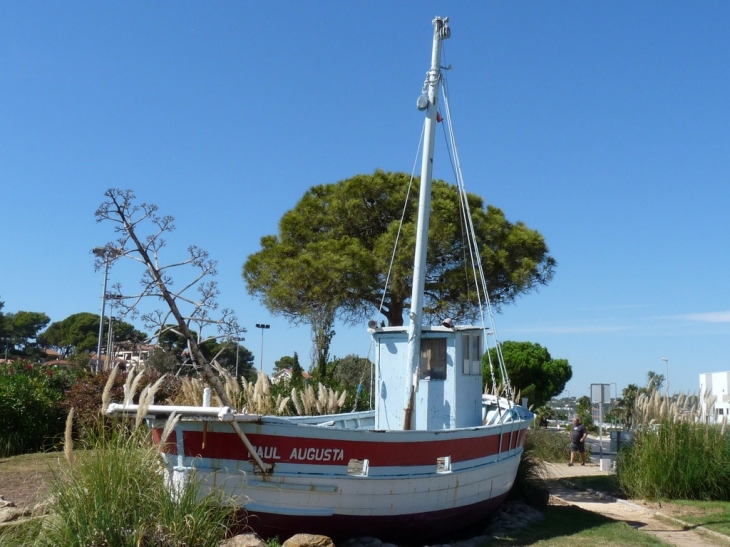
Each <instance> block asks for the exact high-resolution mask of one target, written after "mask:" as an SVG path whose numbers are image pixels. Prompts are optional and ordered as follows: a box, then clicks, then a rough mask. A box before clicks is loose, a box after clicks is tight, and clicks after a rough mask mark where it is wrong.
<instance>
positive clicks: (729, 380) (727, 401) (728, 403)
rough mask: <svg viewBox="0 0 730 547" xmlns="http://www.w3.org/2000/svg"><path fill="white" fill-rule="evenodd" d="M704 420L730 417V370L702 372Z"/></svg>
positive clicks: (718, 420) (720, 419)
mask: <svg viewBox="0 0 730 547" xmlns="http://www.w3.org/2000/svg"><path fill="white" fill-rule="evenodd" d="M700 401H701V404H702V420H703V421H705V422H709V423H717V422H721V421H722V420H724V419H727V418H728V417H730V371H725V372H705V373H702V374H700Z"/></svg>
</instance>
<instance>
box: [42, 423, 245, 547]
mask: <svg viewBox="0 0 730 547" xmlns="http://www.w3.org/2000/svg"><path fill="white" fill-rule="evenodd" d="M86 443H87V446H86V447H85V448H86V449H85V450H82V451H79V450H76V451H74V458H73V465H71V466H70V468H69V470H68V471H67V472H63V473H59V474H56V475H55V477H54V479H53V481H52V486H51V490H52V495H53V498H52V499H53V502H52V504H51V507H50V511H51V515H50V516H49V517H48V518H47V520H46V523H45V525H44V526H43V527H42V528H41V530H40V532H39V534H38V536H37V537H36V538H35V541H34V542H33V543H32V545H33V546H34V547H46V546H48V547H50V546H58V545H63V546H67V547H88V546H110V547H116V546H118V547H126V546H129V547H139V546H160V547H167V546H170V547H172V546H176V547H177V546H179V547H183V546H196V547H197V546H201V547H205V546H217V545H218V544H219V542H220V541H221V540H222V539H223V538H224V537H225V536H226V532H227V530H228V526H229V525H230V524H232V519H233V514H234V510H233V507H232V506H229V505H226V504H225V503H224V501H225V500H223V499H222V498H221V496H220V495H216V494H209V495H207V496H204V497H201V496H200V492H199V486H198V484H197V483H196V481H195V480H191V481H190V482H189V483H188V484H187V485H186V486H185V487H183V488H180V489H178V490H174V491H173V490H172V489H171V488H170V485H169V484H167V481H166V479H165V475H164V474H163V472H162V467H161V462H160V455H159V453H158V451H157V449H156V447H155V446H153V444H152V442H151V441H150V437H149V434H148V432H147V431H146V430H145V428H137V429H134V430H132V431H130V430H129V428H127V427H126V426H125V425H123V424H121V423H117V424H115V425H114V426H113V427H112V428H111V429H105V430H103V431H101V432H96V433H95V434H92V435H89V436H88V440H87V441H86Z"/></svg>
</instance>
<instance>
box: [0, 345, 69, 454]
mask: <svg viewBox="0 0 730 547" xmlns="http://www.w3.org/2000/svg"><path fill="white" fill-rule="evenodd" d="M74 377H75V372H74V371H69V370H66V369H62V368H58V367H48V366H44V365H31V364H30V363H28V362H26V361H20V360H18V361H13V362H11V363H7V364H3V365H0V416H2V420H0V456H2V457H5V456H12V455H16V454H24V453H27V452H37V451H39V450H41V449H43V448H46V447H48V446H49V445H52V444H53V443H54V442H55V441H58V440H60V435H61V434H62V433H63V428H64V414H65V413H64V409H63V407H62V405H61V402H62V401H63V398H64V393H65V391H66V389H67V388H68V386H69V385H70V384H71V382H72V381H73V379H74Z"/></svg>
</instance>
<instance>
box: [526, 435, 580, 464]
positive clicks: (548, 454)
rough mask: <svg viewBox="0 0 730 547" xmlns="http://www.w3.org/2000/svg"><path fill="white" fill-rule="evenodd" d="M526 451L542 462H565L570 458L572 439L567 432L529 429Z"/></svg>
mask: <svg viewBox="0 0 730 547" xmlns="http://www.w3.org/2000/svg"><path fill="white" fill-rule="evenodd" d="M587 448H588V447H586V449H587ZM525 450H526V451H529V452H530V453H531V454H532V455H533V456H534V457H536V458H539V459H541V460H542V461H546V462H565V461H567V460H568V458H570V437H569V436H568V434H567V433H566V432H565V431H553V430H550V429H529V430H528V431H527V437H526V439H525Z"/></svg>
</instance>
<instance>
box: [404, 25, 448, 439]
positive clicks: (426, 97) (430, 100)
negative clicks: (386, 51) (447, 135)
mask: <svg viewBox="0 0 730 547" xmlns="http://www.w3.org/2000/svg"><path fill="white" fill-rule="evenodd" d="M448 22H449V18H448V17H438V16H436V18H435V19H434V20H433V21H432V23H433V49H432V52H431V69H430V70H429V71H428V73H427V74H426V81H425V83H424V86H423V93H422V94H421V96H420V97H419V98H418V109H419V110H425V111H426V127H425V130H424V134H425V136H424V141H423V156H422V158H421V187H420V195H419V199H418V226H417V231H416V254H415V260H414V264H413V288H412V291H413V292H412V293H411V308H410V312H409V314H408V316H409V318H410V325H409V327H408V369H407V374H406V399H405V407H404V413H403V429H411V422H412V414H413V398H414V394H415V387H416V383H417V382H418V377H417V371H418V367H419V364H420V360H421V322H422V315H423V313H422V312H423V292H424V290H425V286H426V250H427V249H428V222H429V215H430V212H431V179H432V177H433V149H434V136H435V134H436V123H437V122H436V113H437V111H438V86H439V81H440V80H441V43H442V42H443V40H445V39H446V38H448V37H449V36H451V29H450V28H449V27H448Z"/></svg>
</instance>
